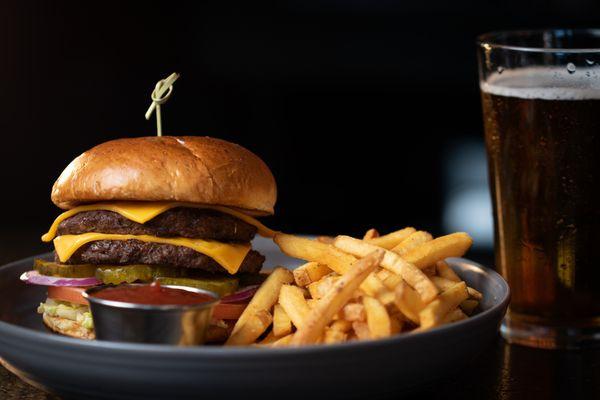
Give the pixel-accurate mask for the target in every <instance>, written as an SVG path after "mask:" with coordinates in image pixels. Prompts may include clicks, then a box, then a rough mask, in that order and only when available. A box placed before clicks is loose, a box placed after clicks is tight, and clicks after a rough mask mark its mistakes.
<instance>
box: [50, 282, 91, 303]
mask: <svg viewBox="0 0 600 400" xmlns="http://www.w3.org/2000/svg"><path fill="white" fill-rule="evenodd" d="M84 291H85V288H80V287H72V286H71V287H69V286H48V297H49V298H51V299H54V300H62V301H68V302H70V303H75V304H83V305H85V306H87V305H88V301H87V300H86V299H84V298H83V292H84Z"/></svg>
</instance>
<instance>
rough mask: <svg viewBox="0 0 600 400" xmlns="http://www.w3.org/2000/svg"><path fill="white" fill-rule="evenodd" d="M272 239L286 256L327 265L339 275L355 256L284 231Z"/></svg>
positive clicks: (344, 271)
mask: <svg viewBox="0 0 600 400" xmlns="http://www.w3.org/2000/svg"><path fill="white" fill-rule="evenodd" d="M273 240H274V241H275V243H277V245H278V246H279V248H280V249H281V251H283V252H284V253H285V254H287V255H288V256H290V257H295V258H300V259H302V260H306V261H314V262H317V263H319V264H323V265H327V266H328V267H329V268H331V269H332V270H333V271H335V272H337V273H338V274H340V275H343V274H344V273H346V271H348V270H349V269H350V266H351V265H352V263H354V262H355V261H356V257H353V256H351V255H350V254H347V253H344V252H343V251H340V250H338V249H336V248H335V247H333V246H331V245H329V244H326V243H321V242H318V241H316V240H310V239H306V238H303V237H299V236H294V235H288V234H285V233H278V234H277V235H275V237H274V238H273Z"/></svg>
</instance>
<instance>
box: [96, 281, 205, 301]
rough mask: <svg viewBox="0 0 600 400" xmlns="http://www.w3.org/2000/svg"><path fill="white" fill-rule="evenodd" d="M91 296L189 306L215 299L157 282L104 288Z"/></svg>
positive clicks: (113, 299)
mask: <svg viewBox="0 0 600 400" xmlns="http://www.w3.org/2000/svg"><path fill="white" fill-rule="evenodd" d="M91 296H92V297H96V298H99V299H104V300H112V301H122V302H126V303H134V304H146V305H157V306H169V305H177V306H191V305H197V304H203V303H207V302H210V301H214V300H215V298H214V297H212V296H209V295H207V294H204V293H195V292H191V291H187V290H183V289H174V288H169V287H164V286H161V285H160V283H158V282H154V283H152V284H150V285H139V286H135V285H132V286H129V285H124V286H116V287H113V288H106V289H102V290H100V291H98V292H95V293H93V294H92V295H91Z"/></svg>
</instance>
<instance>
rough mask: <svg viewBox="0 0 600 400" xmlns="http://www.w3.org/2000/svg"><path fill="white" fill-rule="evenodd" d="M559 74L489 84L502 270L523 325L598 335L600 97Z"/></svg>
mask: <svg viewBox="0 0 600 400" xmlns="http://www.w3.org/2000/svg"><path fill="white" fill-rule="evenodd" d="M553 68H556V67H553ZM553 68H548V69H540V68H536V69H535V70H531V69H527V68H526V69H523V70H513V71H505V72H504V74H495V75H494V76H492V77H491V78H490V79H488V80H487V81H486V82H483V83H482V84H481V96H482V102H483V113H484V124H485V136H486V146H487V151H488V160H489V168H490V179H491V181H490V186H491V191H492V196H493V199H494V207H495V210H494V220H495V235H496V238H495V239H496V263H497V265H498V266H499V268H500V269H501V273H502V274H503V276H505V277H506V278H507V280H508V283H509V285H510V288H511V291H512V298H511V305H510V310H511V311H510V320H511V321H512V323H513V324H515V323H516V324H518V323H521V322H523V323H526V324H527V323H529V324H533V325H537V326H541V327H569V329H571V328H574V329H581V330H582V331H585V330H586V329H588V328H592V330H591V332H598V330H595V328H598V327H600V180H599V179H598V178H599V172H600V89H598V88H595V89H594V88H593V87H589V86H586V87H582V86H581V85H579V82H580V81H579V80H578V79H579V78H581V77H584V76H585V75H584V74H585V71H578V74H579V75H575V74H573V75H574V76H572V78H570V77H568V78H567V79H564V77H563V79H561V80H560V81H552V80H553V79H554V77H556V76H558V75H557V73H558V72H560V75H561V76H562V75H564V70H561V71H554V70H553ZM588 76H589V74H588ZM592 335H595V333H592ZM535 345H539V346H541V347H544V344H543V343H542V344H535ZM547 347H554V346H553V345H552V344H549V345H548V346H547Z"/></svg>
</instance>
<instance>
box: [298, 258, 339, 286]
mask: <svg viewBox="0 0 600 400" xmlns="http://www.w3.org/2000/svg"><path fill="white" fill-rule="evenodd" d="M292 272H293V274H294V281H295V282H296V285H298V286H303V287H304V286H307V285H309V284H311V283H313V282H316V281H318V280H319V279H321V278H322V277H324V276H325V275H327V274H330V273H331V272H332V271H331V269H330V268H329V267H328V266H326V265H323V264H319V263H317V262H314V261H310V262H307V263H306V264H304V265H301V266H300V267H298V268H296V269H295V270H293V271H292Z"/></svg>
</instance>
